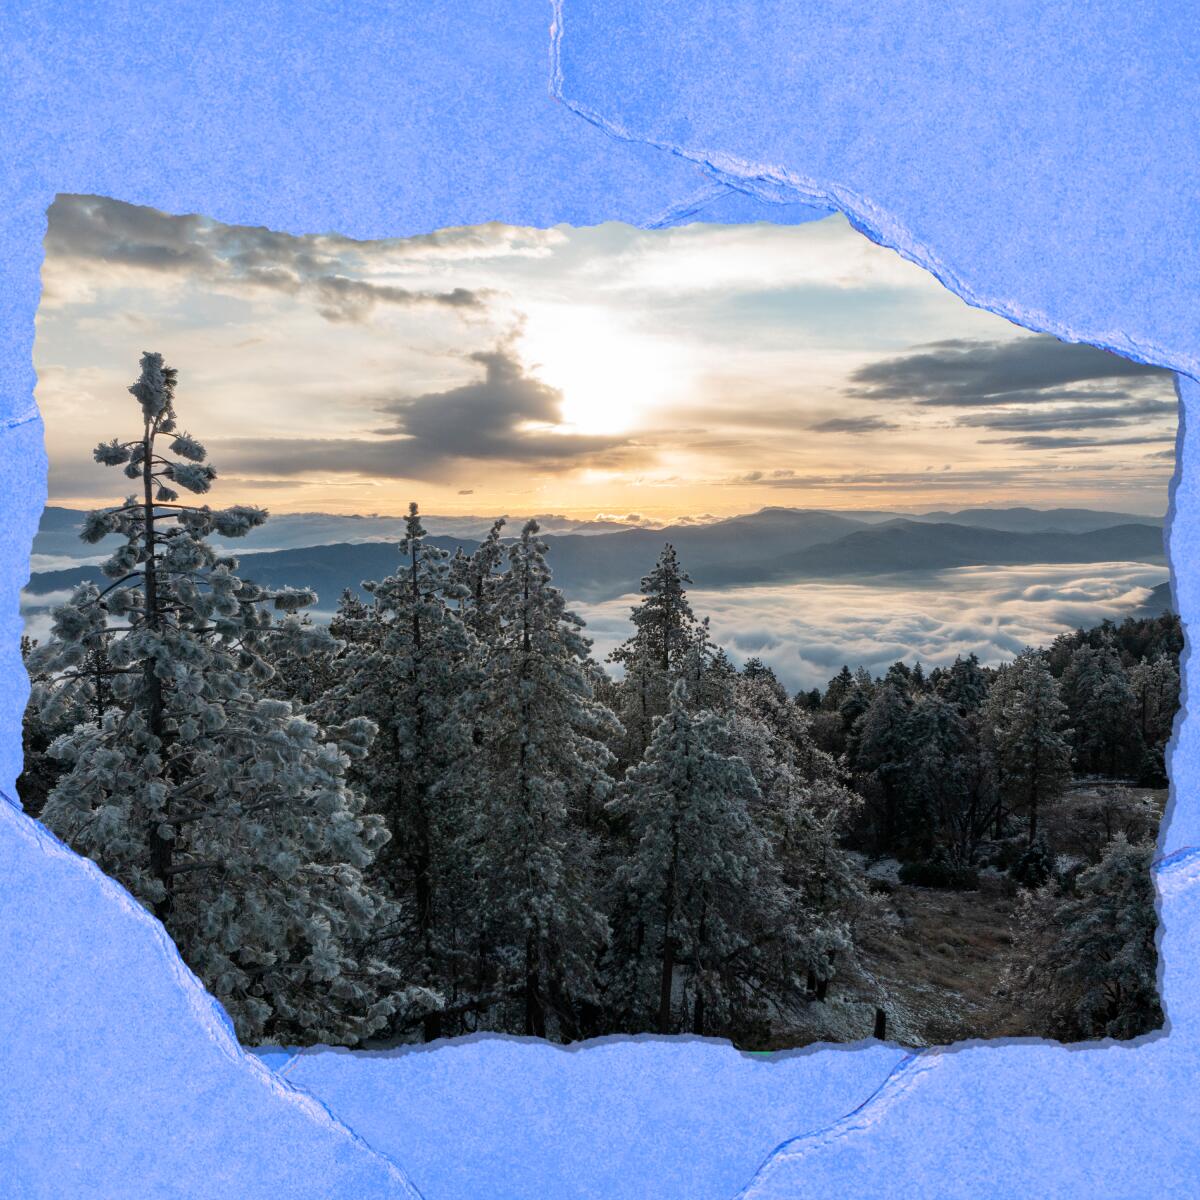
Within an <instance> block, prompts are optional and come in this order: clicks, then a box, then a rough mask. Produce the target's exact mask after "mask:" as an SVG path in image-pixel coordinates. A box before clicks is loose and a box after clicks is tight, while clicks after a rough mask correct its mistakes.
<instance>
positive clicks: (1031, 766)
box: [19, 196, 1182, 1050]
mask: <svg viewBox="0 0 1200 1200" xmlns="http://www.w3.org/2000/svg"><path fill="white" fill-rule="evenodd" d="M43 284H44V295H43V300H42V304H41V309H40V312H39V318H38V326H37V339H36V346H35V361H36V366H37V371H38V387H37V398H38V403H39V406H40V409H41V412H42V415H43V417H44V420H45V428H46V445H47V451H48V457H49V497H50V498H49V504H48V506H47V508H46V511H45V515H44V517H43V519H42V522H41V527H40V530H39V532H38V535H37V538H36V540H35V542H34V545H33V553H32V556H31V572H32V573H31V577H30V580H29V583H28V586H27V588H26V590H25V593H24V595H23V612H24V617H25V627H26V636H25V640H24V644H23V649H24V653H25V660H26V664H27V667H28V670H29V674H30V678H31V680H32V684H33V693H32V698H31V701H30V706H29V709H28V711H27V714H26V718H25V729H24V740H25V770H24V774H23V775H22V777H21V780H20V782H19V792H20V796H21V800H22V802H23V804H24V806H25V808H26V809H27V810H28V811H29V812H30V813H32V814H33V815H35V816H37V817H38V818H39V819H40V820H41V821H43V822H44V823H45V824H46V825H47V826H48V827H49V828H50V829H52V830H53V831H54V832H55V833H56V834H58V835H59V836H60V837H61V838H63V839H64V840H65V841H66V842H67V843H68V844H69V845H70V846H71V847H73V848H74V849H75V850H76V851H77V852H78V853H79V854H82V855H86V856H87V857H89V858H91V859H93V860H95V862H96V863H98V864H99V865H100V866H101V867H102V868H103V869H104V870H105V871H107V872H108V873H109V874H110V875H112V876H113V877H114V878H115V879H117V880H118V881H120V882H121V883H122V884H123V885H124V886H125V887H126V888H128V890H129V891H130V892H131V893H132V894H133V895H134V896H135V897H136V898H137V899H138V900H139V901H140V902H141V903H142V904H144V905H145V906H146V908H147V909H149V910H150V911H152V912H153V913H154V914H155V915H156V916H157V917H158V918H159V919H160V920H161V921H162V922H163V924H164V926H165V927H166V929H167V931H168V932H169V933H170V934H171V936H172V937H173V938H174V940H175V943H176V945H177V946H178V948H179V951H180V954H181V955H182V957H183V959H184V960H185V961H186V962H187V964H188V965H189V966H190V967H191V968H192V970H193V971H195V972H196V974H197V975H198V976H199V978H200V979H201V980H202V981H203V982H204V984H205V986H206V987H207V988H208V989H209V991H210V992H211V993H212V994H213V995H214V996H215V997H216V998H217V999H218V1000H219V1001H220V1002H221V1004H222V1005H223V1006H224V1008H225V1009H226V1011H227V1012H228V1013H229V1015H230V1017H231V1019H232V1021H233V1023H234V1025H235V1027H236V1029H237V1032H238V1035H239V1037H240V1038H241V1040H242V1042H243V1044H245V1045H270V1044H276V1045H283V1046H296V1045H311V1044H319V1043H324V1044H337V1045H348V1046H356V1047H371V1048H379V1047H388V1046H394V1045H399V1044H405V1043H413V1042H420V1041H430V1040H434V1039H437V1038H453V1037H457V1036H460V1035H464V1034H469V1033H473V1032H477V1031H494V1032H499V1033H509V1034H524V1035H532V1036H536V1037H544V1038H548V1039H550V1040H552V1041H556V1042H572V1041H578V1040H581V1039H586V1038H592V1037H597V1036H601V1035H611V1034H635V1033H647V1032H649V1033H660V1034H699V1035H705V1036H709V1037H715V1038H725V1039H728V1040H730V1041H731V1042H733V1043H734V1045H736V1046H738V1047H741V1048H745V1049H755V1050H777V1049H784V1048H788V1047H795V1046H803V1045H807V1044H811V1043H814V1042H829V1041H835V1042H838V1041H840V1042H850V1041H858V1040H861V1039H864V1038H869V1037H878V1038H887V1039H889V1040H892V1041H896V1042H900V1043H903V1044H905V1045H912V1046H927V1045H935V1044H946V1043H950V1042H954V1041H958V1040H961V1039H965V1038H979V1037H1001V1036H1033V1037H1046V1038H1056V1039H1060V1040H1064V1041H1078V1040H1087V1039H1095V1038H1102V1037H1115V1038H1132V1037H1135V1036H1137V1035H1139V1034H1142V1033H1146V1032H1148V1031H1151V1030H1154V1029H1157V1028H1159V1027H1160V1026H1161V1024H1162V1019H1163V1018H1162V1012H1161V1009H1160V1006H1159V1000H1158V993H1157V985H1156V978H1155V977H1156V965H1157V957H1156V950H1155V931H1156V917H1155V911H1154V891H1153V885H1152V882H1151V878H1150V874H1149V864H1150V861H1151V858H1152V856H1153V853H1154V844H1155V839H1156V836H1157V829H1158V824H1159V820H1160V818H1161V815H1162V812H1163V808H1164V805H1165V801H1166V795H1167V790H1166V789H1167V775H1166V762H1165V758H1166V748H1167V745H1168V743H1169V741H1170V738H1171V732H1172V725H1173V721H1174V718H1175V715H1176V711H1177V708H1178V704H1179V654H1180V651H1181V648H1182V635H1181V630H1180V623H1179V619H1178V617H1177V616H1176V615H1175V614H1174V612H1173V611H1172V600H1171V593H1170V586H1169V570H1168V565H1167V561H1166V557H1165V552H1164V542H1163V525H1164V514H1165V512H1166V507H1167V487H1168V482H1169V479H1170V477H1171V475H1172V473H1173V471H1174V464H1175V453H1174V442H1175V436H1176V428H1177V411H1176V409H1177V406H1176V398H1175V393H1174V388H1173V380H1172V378H1171V376H1170V374H1169V373H1168V372H1167V371H1165V370H1162V369H1159V368H1156V367H1152V366H1147V365H1145V364H1140V363H1135V362H1132V361H1129V360H1127V359H1124V358H1121V357H1118V356H1116V355H1114V354H1111V353H1108V352H1106V351H1104V350H1101V349H1097V348H1094V347H1091V346H1085V345H1072V344H1066V343H1063V342H1060V341H1057V340H1056V339H1054V338H1052V337H1049V336H1047V335H1043V334H1036V333H1031V332H1030V331H1028V330H1025V329H1022V328H1019V327H1017V326H1015V325H1012V324H1010V323H1008V322H1007V321H1005V320H1003V319H1002V318H1000V317H998V316H995V315H994V314H991V313H988V312H986V311H982V310H980V309H975V308H971V307H969V306H968V305H966V304H965V303H963V302H962V301H961V300H959V299H958V298H957V297H955V296H954V295H952V294H951V293H949V292H948V291H946V290H945V289H944V288H943V287H942V286H941V285H940V284H939V283H938V282H937V281H936V280H934V279H933V278H932V277H931V276H929V275H928V274H926V273H925V272H924V271H922V270H920V269H919V268H917V267H916V266H913V265H912V264H910V263H908V262H906V261H904V260H903V259H902V258H900V257H899V256H898V255H896V254H894V253H893V252H891V251H889V250H886V249H883V248H881V247H879V246H876V245H874V244H873V243H871V242H870V241H868V240H867V239H865V238H864V237H862V236H861V235H860V234H858V233H856V232H855V231H853V230H852V229H851V228H850V226H849V224H848V223H847V222H846V221H845V220H844V219H843V218H841V217H840V216H838V217H830V218H827V219H825V220H821V221H818V222H812V223H810V224H807V225H801V226H798V227H791V228H784V227H777V226H773V225H767V224H760V225H746V226H720V225H703V224H697V225H690V226H687V227H682V228H677V229H671V230H659V231H642V230H638V229H634V228H632V227H629V226H624V225H617V224H608V225H600V226H596V227H593V228H586V229H573V228H568V227H565V226H562V227H556V228H553V229H524V228H513V227H509V226H504V225H496V224H492V225H484V226H478V227H474V228H462V229H447V230H443V231H440V232H437V233H433V234H430V235H427V236H421V237H412V238H406V239H395V240H387V241H378V242H356V241H352V240H350V239H346V238H341V237H337V236H331V235H322V236H310V237H299V236H291V235H285V234H279V233H273V232H271V231H268V230H266V229H258V228H241V227H231V226H226V225H222V224H219V223H217V222H215V221H212V220H209V219H207V218H204V217H200V216H168V215H165V214H163V213H160V212H157V211H154V210H151V209H147V208H140V207H134V206H132V205H128V204H124V203H121V202H118V201H115V200H109V199H104V198H100V197H94V196H61V197H59V198H58V199H57V200H56V201H55V203H54V205H53V206H52V208H51V209H50V213H49V226H48V233H47V237H46V258H45V267H44V271H43Z"/></svg>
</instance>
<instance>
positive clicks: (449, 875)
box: [316, 504, 473, 1039]
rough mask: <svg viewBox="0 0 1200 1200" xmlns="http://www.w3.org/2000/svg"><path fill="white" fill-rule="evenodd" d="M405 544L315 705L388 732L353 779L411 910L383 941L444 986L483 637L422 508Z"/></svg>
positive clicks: (349, 622)
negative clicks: (379, 821)
mask: <svg viewBox="0 0 1200 1200" xmlns="http://www.w3.org/2000/svg"><path fill="white" fill-rule="evenodd" d="M399 551H400V554H399V563H398V564H397V569H396V571H395V573H394V574H392V575H389V576H388V577H387V578H386V579H383V580H381V581H377V582H376V581H368V582H365V583H364V584H363V590H364V591H365V592H367V593H368V594H369V595H370V596H371V597H372V600H373V603H372V604H371V605H366V604H363V603H361V602H358V601H354V600H352V599H349V598H344V599H343V603H342V606H341V608H340V610H339V614H338V618H337V619H336V624H337V626H338V627H339V628H340V629H341V630H343V631H344V632H345V634H346V635H347V637H348V639H349V640H348V641H347V642H346V644H345V649H344V650H343V652H342V654H341V656H340V657H339V659H338V660H337V669H338V677H339V678H338V684H337V686H336V687H334V688H332V689H331V690H330V691H329V692H328V693H327V694H326V695H325V697H324V698H323V699H322V700H321V701H320V703H319V704H318V705H317V706H316V711H317V712H318V713H320V714H325V715H328V716H329V717H330V718H331V719H332V718H333V717H334V716H335V715H340V716H341V717H342V718H343V719H344V718H345V717H347V716H355V717H365V718H368V719H369V720H370V721H371V722H372V723H373V724H374V725H375V726H376V727H377V729H378V732H377V734H376V736H375V738H374V740H373V742H372V744H371V748H370V750H369V751H368V752H367V755H366V757H365V758H364V759H363V760H362V762H361V763H360V764H358V765H357V766H356V767H355V768H354V779H355V781H356V782H358V783H359V784H360V786H361V787H362V789H363V791H364V792H365V793H366V794H367V796H368V798H369V803H370V807H371V809H372V811H374V812H376V813H380V814H382V815H383V818H384V820H385V822H386V824H387V828H388V830H389V832H390V834H391V839H390V841H389V842H388V843H387V845H386V846H385V847H384V849H383V850H382V852H381V854H380V856H379V859H378V862H377V864H376V875H377V877H378V878H379V879H380V880H381V882H383V883H384V884H385V885H386V887H387V890H388V891H389V892H390V894H391V895H392V897H393V898H395V899H396V900H397V901H399V902H400V903H401V905H402V906H403V907H402V914H403V915H402V917H401V918H400V919H398V920H397V921H396V922H395V923H394V925H393V927H392V929H391V934H392V936H391V937H389V938H388V940H387V941H386V942H385V943H384V945H385V946H386V947H387V948H388V950H389V951H390V957H391V958H392V961H393V962H394V964H395V965H396V966H398V967H399V968H400V969H401V971H402V972H403V974H404V977H405V978H406V979H408V980H409V981H411V982H412V983H414V984H417V985H420V986H422V987H425V988H427V989H429V990H430V991H437V990H439V989H441V990H442V991H445V982H446V979H447V977H448V975H449V973H450V969H449V966H448V961H449V958H450V955H451V944H452V942H453V931H452V928H451V925H452V922H451V920H450V910H451V909H452V908H453V905H454V903H455V897H454V896H453V894H452V893H453V889H454V888H455V886H456V882H457V881H456V878H455V868H454V862H455V859H454V846H455V839H456V837H457V834H458V827H457V826H458V823H459V822H460V821H461V820H462V817H463V814H462V812H461V811H460V810H458V809H457V808H456V806H455V804H454V797H453V796H452V795H451V794H450V793H449V792H448V791H447V789H446V788H445V787H443V786H442V785H443V783H444V780H445V777H446V776H447V774H448V772H449V770H450V768H451V766H452V764H454V763H455V762H457V761H458V760H459V759H460V758H461V757H462V756H463V755H464V754H466V753H467V752H468V749H469V747H470V728H469V725H468V724H467V721H466V718H465V714H464V711H463V708H462V703H461V700H462V696H463V693H464V692H465V690H466V689H467V687H468V686H469V683H470V673H471V671H472V669H473V668H472V665H471V661H470V660H471V656H472V652H473V642H472V638H471V635H470V633H469V632H468V630H467V628H466V626H465V625H464V623H463V621H462V618H461V617H460V616H459V614H458V612H457V610H456V607H455V605H454V602H455V601H457V600H458V599H460V598H461V588H460V587H459V586H458V585H455V584H452V583H451V582H450V580H449V570H448V562H447V560H448V558H449V554H448V552H447V551H445V550H443V549H442V548H440V547H438V546H436V545H434V544H433V543H431V542H429V541H428V540H427V537H426V533H425V529H424V527H423V526H422V524H421V518H420V514H419V512H418V509H417V505H416V504H412V505H410V507H409V513H408V518H407V523H406V527H405V535H404V538H403V539H402V540H401V542H400V546H399ZM424 1029H425V1035H426V1037H427V1038H428V1039H432V1038H434V1037H438V1036H440V1034H441V1031H442V1030H441V1025H440V1022H439V1020H438V1016H437V1013H436V1012H435V1011H431V1012H430V1013H429V1015H428V1017H427V1019H426V1020H425V1022H424Z"/></svg>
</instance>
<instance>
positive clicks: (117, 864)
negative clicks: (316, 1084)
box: [31, 353, 402, 1042]
mask: <svg viewBox="0 0 1200 1200" xmlns="http://www.w3.org/2000/svg"><path fill="white" fill-rule="evenodd" d="M175 386H176V373H175V371H174V370H173V369H172V368H170V367H168V366H166V365H165V364H164V363H163V360H162V356H161V355H158V354H150V353H147V354H144V355H143V356H142V360H141V374H140V375H139V378H138V380H137V382H136V383H135V384H134V385H133V386H132V387H131V388H130V389H129V390H130V392H131V393H132V394H133V395H134V396H135V397H136V398H137V400H138V402H139V405H140V407H141V415H142V431H141V434H140V436H138V437H135V438H133V439H132V440H129V441H121V440H119V439H114V440H113V441H111V442H109V443H105V444H103V445H101V446H99V447H98V448H97V449H96V452H95V457H96V459H97V461H98V462H101V463H105V464H107V465H110V466H116V467H121V468H123V473H124V475H125V476H126V478H128V479H130V480H136V481H137V482H138V484H139V485H140V488H139V491H138V493H137V494H134V495H132V496H130V497H129V498H128V499H127V500H126V501H125V502H124V503H123V504H120V505H118V506H116V507H113V508H108V509H102V510H99V511H97V512H93V513H90V514H89V515H88V517H87V518H86V520H85V522H84V528H83V536H84V538H85V540H88V541H92V542H95V541H99V540H100V539H101V538H102V537H104V536H105V535H106V534H113V533H116V534H120V535H122V536H123V538H124V541H123V543H122V544H121V545H120V546H119V547H118V548H117V550H116V551H115V552H114V553H113V554H112V555H111V556H110V558H109V559H108V561H107V562H106V563H105V564H104V566H103V571H104V573H105V575H106V576H107V577H108V578H109V579H110V580H111V581H112V582H110V583H109V584H107V585H106V586H105V587H104V588H103V589H100V588H97V587H95V586H94V585H91V584H85V585H83V586H81V587H79V588H78V589H77V590H76V592H75V594H74V595H73V596H72V598H71V600H70V601H69V603H67V604H65V605H63V606H61V607H60V608H57V609H56V610H54V613H53V621H54V624H53V629H52V634H51V638H50V640H49V641H48V642H47V643H46V644H45V645H43V646H39V647H38V648H37V650H36V651H34V653H33V655H32V656H31V669H32V670H34V671H35V672H40V673H42V674H43V676H44V678H43V680H42V681H41V682H40V683H39V684H38V686H37V688H36V691H35V696H34V704H35V705H36V706H37V708H38V710H39V711H40V712H41V713H42V715H43V719H47V720H51V721H53V720H56V719H58V716H59V715H61V714H62V713H63V712H66V711H70V710H71V709H72V708H73V707H74V708H75V709H77V710H80V711H82V712H83V713H86V714H87V715H86V718H85V719H83V720H81V721H80V723H78V724H76V725H75V726H74V727H73V728H72V729H71V730H70V731H68V732H65V733H63V734H62V736H60V737H59V738H58V739H57V740H56V741H55V743H54V745H53V746H52V748H51V749H52V753H53V754H54V755H55V757H56V758H57V759H58V760H59V762H60V764H61V766H62V772H63V773H62V775H61V776H60V778H59V779H58V782H57V783H56V785H55V787H54V789H53V791H52V792H51V794H50V796H49V797H48V799H47V801H46V806H45V809H44V812H43V819H44V820H45V822H46V823H47V824H48V825H49V826H50V827H51V828H53V829H54V830H55V831H56V832H57V833H58V834H59V835H60V836H62V837H63V838H64V839H66V840H67V841H68V842H70V844H71V845H72V846H74V847H75V848H76V849H77V850H79V851H80V853H83V854H86V855H88V856H89V857H91V858H93V859H95V860H96V861H97V862H98V863H99V864H100V865H101V866H102V867H104V869H105V870H107V871H108V872H109V873H110V874H112V875H114V876H115V877H116V878H117V879H119V880H120V881H121V882H122V883H124V884H125V886H126V887H128V888H129V890H130V891H131V892H132V893H133V894H134V895H135V896H137V897H138V899H139V900H141V901H142V902H143V903H144V904H146V905H147V906H148V907H151V908H152V909H153V910H154V912H155V914H156V915H157V916H158V917H159V918H160V919H161V920H162V921H163V922H164V924H165V925H166V927H167V929H168V930H169V931H170V933H171V934H172V936H173V937H174V938H175V941H176V944H177V945H178V947H179V949H180V952H181V954H182V955H183V957H184V959H185V960H186V961H187V962H188V963H189V965H190V966H191V967H192V968H193V970H195V971H196V972H197V974H198V975H199V976H200V977H201V978H202V979H203V980H204V982H205V983H206V984H207V986H208V987H209V988H210V989H211V990H212V992H213V993H214V994H215V995H216V996H217V998H218V999H219V1000H220V1001H221V1002H222V1004H224V1006H225V1008H226V1009H227V1010H228V1011H229V1013H230V1015H231V1016H232V1017H233V1020H234V1022H235V1024H236V1026H237V1029H238V1032H239V1034H240V1035H241V1036H242V1038H243V1039H245V1040H247V1041H263V1040H267V1039H274V1040H284V1041H291V1042H295V1041H296V1040H301V1039H303V1040H305V1041H329V1042H347V1041H355V1040H357V1039H358V1038H360V1037H362V1036H365V1035H367V1034H369V1033H371V1032H373V1031H375V1030H377V1029H379V1028H380V1027H381V1026H382V1025H383V1023H384V1022H385V1021H386V1019H387V1017H388V1015H389V1014H390V1013H391V1012H392V1010H393V1009H394V1008H395V1007H396V1005H397V1003H399V1002H401V1000H402V997H401V995H400V988H399V981H398V980H397V979H396V978H395V977H394V976H393V975H392V974H391V973H390V972H389V971H388V970H387V968H386V967H385V966H384V965H383V964H382V963H380V962H378V961H377V960H376V959H375V958H374V957H373V956H372V955H371V953H370V952H369V951H368V950H367V949H365V946H366V943H367V941H368V939H369V937H370V935H371V934H372V932H373V931H374V929H375V927H376V924H377V921H378V920H379V919H380V917H381V913H382V904H381V902H380V900H379V898H378V897H377V896H376V895H375V894H374V893H373V892H372V890H371V889H370V888H369V887H368V886H367V884H366V882H365V881H364V878H363V869H364V868H365V867H366V866H367V865H368V864H369V863H370V861H371V859H372V858H373V856H374V854H375V853H376V851H377V850H378V849H379V847H380V846H381V845H382V844H383V842H384V841H385V840H386V838H387V831H386V829H384V827H383V824H382V821H381V820H380V819H379V818H375V817H370V816H367V815H364V813H363V812H362V800H361V798H360V797H359V796H358V795H357V794H355V793H354V792H353V791H352V790H350V789H349V788H348V787H347V784H346V771H347V767H348V765H349V762H350V759H351V757H352V756H353V755H357V754H361V753H362V752H363V750H364V749H365V746H366V744H367V742H368V741H369V739H370V736H371V733H372V730H371V727H370V725H369V723H368V722H365V721H356V722H355V721H352V722H349V723H347V724H346V725H344V726H340V727H338V728H329V729H325V730H322V729H320V728H318V727H317V726H316V725H314V724H313V723H312V722H311V721H308V720H305V719H303V718H302V717H300V716H299V715H297V714H296V713H295V712H294V711H293V710H292V707H291V705H290V704H289V703H288V702H286V701H282V700H279V699H275V698H272V697H270V696H268V695H267V694H266V691H265V688H264V685H265V684H266V683H267V681H268V680H269V679H270V677H271V674H272V668H271V666H270V664H269V661H268V656H267V648H268V645H269V644H270V643H271V642H273V641H275V642H278V643H280V644H281V645H284V646H287V647H288V648H289V650H290V651H292V652H297V653H299V652H302V651H303V649H304V647H305V646H308V647H310V648H311V647H315V646H317V645H321V644H324V643H326V642H328V634H327V633H326V632H325V631H323V630H321V629H319V628H317V627H308V628H306V627H304V626H303V625H301V623H300V621H299V619H298V618H297V617H296V616H295V612H296V610H297V609H299V608H302V607H304V606H305V605H306V604H308V603H311V601H312V600H313V599H315V597H313V595H312V593H306V592H299V591H293V590H289V589H283V590H280V591H274V592H272V591H267V590H265V589H263V588H260V587H258V586H256V585H255V584H253V583H251V582H249V581H247V580H244V579H241V578H240V577H239V576H238V575H237V563H236V560H235V559H233V558H230V557H227V556H219V555H217V554H216V553H215V552H214V551H213V549H212V548H211V547H210V546H209V544H208V543H207V542H206V541H205V537H206V535H208V534H210V533H212V532H216V533H218V534H220V535H221V536H222V537H226V538H229V537H237V536H240V535H242V534H244V533H246V532H247V531H248V530H249V529H252V528H254V527H255V526H257V525H259V524H261V523H262V521H263V520H264V519H265V518H266V513H265V512H263V511H262V510H260V509H256V508H249V507H244V506H235V507H233V508H228V509H221V510H213V509H210V508H209V507H208V506H199V505H196V504H188V503H180V502H179V493H178V491H177V490H176V489H177V487H182V488H183V489H184V490H185V491H190V492H193V493H201V494H202V493H205V492H207V491H209V489H210V488H211V486H212V483H213V481H214V480H215V479H216V471H215V470H214V469H213V468H212V466H211V465H209V464H208V463H207V462H206V461H205V460H206V454H205V451H204V447H203V446H202V445H201V444H200V443H199V442H197V441H196V440H195V439H194V438H192V437H190V436H189V435H188V434H186V433H182V432H180V431H179V429H178V427H177V423H176V421H177V418H176V412H175ZM272 607H273V608H274V609H275V610H276V611H277V612H281V613H282V614H284V615H283V617H282V620H281V621H280V622H279V623H275V622H274V621H273V619H272V615H271V612H270V609H271V608H272ZM97 656H103V661H104V663H105V664H106V665H104V666H103V667H102V668H101V669H100V670H99V671H98V670H97V669H96V667H95V664H96V663H97V661H99V660H98V658H97Z"/></svg>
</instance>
